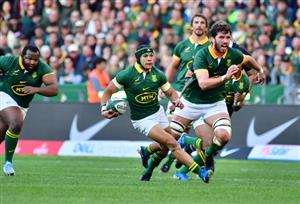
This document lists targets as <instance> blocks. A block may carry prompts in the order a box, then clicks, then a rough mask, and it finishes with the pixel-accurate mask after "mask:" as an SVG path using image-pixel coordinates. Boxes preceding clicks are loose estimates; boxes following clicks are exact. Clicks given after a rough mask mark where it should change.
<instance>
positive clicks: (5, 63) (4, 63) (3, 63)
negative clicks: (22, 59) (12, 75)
mask: <svg viewBox="0 0 300 204" xmlns="http://www.w3.org/2000/svg"><path fill="white" fill-rule="evenodd" d="M12 62H13V57H10V56H0V69H1V70H2V71H7V70H8V69H9V67H10V64H11V63H12Z"/></svg>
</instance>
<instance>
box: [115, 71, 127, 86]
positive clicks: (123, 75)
mask: <svg viewBox="0 0 300 204" xmlns="http://www.w3.org/2000/svg"><path fill="white" fill-rule="evenodd" d="M128 69H129V68H127V69H123V70H121V71H120V72H118V73H117V75H116V80H117V82H118V83H119V84H121V85H123V86H126V84H127V83H128V79H129V76H128Z"/></svg>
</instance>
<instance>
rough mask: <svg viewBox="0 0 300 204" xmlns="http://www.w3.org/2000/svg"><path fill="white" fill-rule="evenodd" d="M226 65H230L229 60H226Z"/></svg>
mask: <svg viewBox="0 0 300 204" xmlns="http://www.w3.org/2000/svg"><path fill="white" fill-rule="evenodd" d="M226 65H227V66H228V67H229V66H230V65H231V59H228V60H227V61H226Z"/></svg>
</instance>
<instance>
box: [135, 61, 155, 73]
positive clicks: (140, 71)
mask: <svg viewBox="0 0 300 204" xmlns="http://www.w3.org/2000/svg"><path fill="white" fill-rule="evenodd" d="M134 68H135V69H136V71H137V72H138V73H140V74H141V73H143V72H144V69H143V68H142V67H141V65H139V64H138V63H135V64H134ZM150 71H151V69H150V70H149V72H150Z"/></svg>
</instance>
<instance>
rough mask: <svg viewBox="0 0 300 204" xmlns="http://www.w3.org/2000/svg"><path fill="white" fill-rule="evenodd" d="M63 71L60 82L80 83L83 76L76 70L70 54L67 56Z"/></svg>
mask: <svg viewBox="0 0 300 204" xmlns="http://www.w3.org/2000/svg"><path fill="white" fill-rule="evenodd" d="M63 67H64V68H63V72H62V74H61V75H60V76H59V84H80V83H81V82H82V76H81V75H80V74H77V73H76V72H75V63H74V60H73V59H72V58H71V57H70V56H66V58H65V61H64V66H63Z"/></svg>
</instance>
